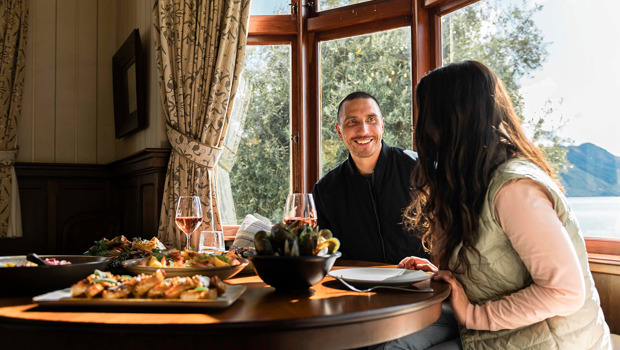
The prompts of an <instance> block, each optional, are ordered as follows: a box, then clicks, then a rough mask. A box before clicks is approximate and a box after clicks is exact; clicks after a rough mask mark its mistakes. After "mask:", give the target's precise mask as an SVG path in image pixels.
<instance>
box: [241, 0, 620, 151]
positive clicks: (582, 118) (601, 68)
mask: <svg viewBox="0 0 620 350" xmlns="http://www.w3.org/2000/svg"><path fill="white" fill-rule="evenodd" d="M507 1H514V0H507ZM527 1H528V2H529V3H532V2H535V3H537V4H541V5H543V9H542V11H540V12H538V13H537V14H536V16H535V17H534V21H535V22H536V24H537V26H538V27H539V28H540V29H541V31H542V35H543V37H544V40H545V41H546V42H549V46H548V47H547V49H548V51H549V56H548V58H547V60H546V62H545V63H544V64H543V67H542V68H541V69H539V70H537V71H535V72H534V73H533V76H532V77H530V78H526V79H524V80H523V81H522V82H521V83H522V89H521V92H522V93H523V96H524V99H525V115H526V117H528V116H537V115H541V108H542V107H543V106H544V104H545V101H547V100H550V101H551V106H552V107H553V108H554V113H553V115H552V116H553V117H552V122H555V123H559V118H560V117H562V118H563V119H564V120H565V122H566V124H565V126H564V127H563V128H562V129H561V130H560V134H561V136H562V137H566V138H570V139H571V140H572V141H573V142H574V144H575V145H580V144H582V143H584V142H591V143H594V144H596V145H598V146H600V147H602V148H605V149H606V150H607V151H609V152H611V153H612V154H614V155H616V156H620V108H618V107H617V106H618V105H619V104H618V103H617V102H616V101H617V100H619V99H620V45H617V44H616V43H617V42H618V39H617V35H618V34H620V21H618V20H617V16H618V14H619V13H620V1H618V0H597V1H596V2H594V1H584V0H527ZM288 3H289V1H288V0H253V1H252V5H251V6H252V10H251V12H252V13H253V14H267V13H272V12H273V9H274V8H276V6H279V4H282V5H284V4H288ZM588 5H589V6H588Z"/></svg>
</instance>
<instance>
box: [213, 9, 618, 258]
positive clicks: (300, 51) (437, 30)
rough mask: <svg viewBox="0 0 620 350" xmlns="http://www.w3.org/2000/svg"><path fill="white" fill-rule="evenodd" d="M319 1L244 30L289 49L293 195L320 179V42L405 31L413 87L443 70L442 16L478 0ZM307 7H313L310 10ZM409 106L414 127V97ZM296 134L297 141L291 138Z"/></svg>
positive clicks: (611, 247)
mask: <svg viewBox="0 0 620 350" xmlns="http://www.w3.org/2000/svg"><path fill="white" fill-rule="evenodd" d="M318 1H320V0H292V1H291V3H292V5H296V8H297V9H298V11H297V13H295V14H290V15H265V16H251V17H250V25H249V31H248V34H249V35H248V44H249V45H260V44H273V43H291V45H292V64H291V67H292V81H291V87H292V91H291V117H292V120H291V126H292V135H291V140H292V144H291V146H292V148H291V157H292V159H291V169H292V171H291V184H292V190H293V191H294V192H310V191H311V190H312V186H313V185H314V183H315V182H316V181H317V180H318V179H319V174H320V165H319V154H320V153H319V152H320V139H319V138H320V109H319V106H320V97H319V96H320V91H319V78H320V77H319V69H318V63H317V62H318V50H319V43H320V42H321V41H324V40H333V39H340V38H346V37H351V36H356V35H363V34H369V33H373V32H377V31H383V30H389V29H394V28H400V27H405V26H409V27H410V28H411V47H412V50H411V54H412V62H411V66H412V79H413V84H414V86H415V85H416V84H417V82H418V81H419V80H420V79H421V78H422V77H423V76H424V75H425V74H426V73H428V72H429V71H431V70H432V69H434V68H437V67H439V66H441V16H443V15H445V14H448V13H450V12H453V11H456V10H458V9H461V8H463V7H465V6H468V5H471V4H473V3H475V2H477V1H478V0H374V1H369V2H362V3H359V4H355V5H349V6H345V7H341V8H336V9H329V10H326V11H319V12H314V8H316V7H314V6H312V5H313V4H316V3H317V2H318ZM310 2H312V3H313V4H311V5H309V3H310ZM319 5H320V4H319ZM412 106H413V107H412V108H413V111H412V115H413V118H414V120H413V121H412V122H413V123H414V125H415V122H416V121H415V113H413V112H414V111H415V109H416V106H415V98H413V101H412ZM296 134H297V135H298V137H294V135H296ZM413 137H414V136H413V135H412V139H413ZM294 140H297V142H295V141H294ZM237 228H238V226H230V227H226V228H225V231H226V232H228V233H229V235H230V234H232V235H234V232H236V229H237ZM585 241H586V247H587V250H588V253H589V254H590V255H591V256H595V257H596V258H597V259H603V260H612V261H620V240H617V239H599V238H586V239H585Z"/></svg>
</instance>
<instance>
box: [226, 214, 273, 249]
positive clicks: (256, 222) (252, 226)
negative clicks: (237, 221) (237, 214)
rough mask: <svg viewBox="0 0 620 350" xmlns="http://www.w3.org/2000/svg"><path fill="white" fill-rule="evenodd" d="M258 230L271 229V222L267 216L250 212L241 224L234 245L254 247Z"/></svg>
mask: <svg viewBox="0 0 620 350" xmlns="http://www.w3.org/2000/svg"><path fill="white" fill-rule="evenodd" d="M258 231H267V232H269V231H271V223H270V222H269V220H267V219H266V218H264V217H262V216H260V215H258V214H256V216H254V215H252V214H249V215H247V216H246V217H245V218H244V219H243V222H242V223H241V226H239V230H237V234H236V235H235V240H234V241H233V243H232V245H233V246H237V247H239V248H254V235H256V233H257V232H258Z"/></svg>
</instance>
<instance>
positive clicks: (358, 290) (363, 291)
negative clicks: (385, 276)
mask: <svg viewBox="0 0 620 350" xmlns="http://www.w3.org/2000/svg"><path fill="white" fill-rule="evenodd" d="M336 279H337V280H338V281H340V282H342V284H344V285H345V286H347V287H348V288H349V289H350V290H352V291H354V292H359V293H366V292H372V291H373V290H375V289H393V290H402V291H405V292H415V293H432V292H433V288H424V289H411V288H406V287H394V286H374V287H370V288H367V289H359V288H356V287H354V286H352V285H351V284H349V283H347V282H346V281H345V280H343V279H342V278H341V277H337V276H336Z"/></svg>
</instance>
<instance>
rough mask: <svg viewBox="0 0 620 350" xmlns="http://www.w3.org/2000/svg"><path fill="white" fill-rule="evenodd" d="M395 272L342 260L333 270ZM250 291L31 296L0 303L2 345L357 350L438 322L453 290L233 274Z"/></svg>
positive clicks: (234, 280)
mask: <svg viewBox="0 0 620 350" xmlns="http://www.w3.org/2000/svg"><path fill="white" fill-rule="evenodd" d="M362 266H364V267H366V266H377V267H393V266H389V265H382V264H373V263H366V262H358V261H346V260H343V261H338V262H337V266H335V267H334V268H335V269H337V268H345V267H362ZM226 282H227V283H230V284H244V285H246V286H247V290H246V291H245V292H244V293H243V295H242V296H241V297H240V298H239V299H238V300H237V301H236V302H235V303H233V304H232V305H231V306H229V307H228V308H225V309H209V310H205V309H200V310H194V309H176V308H173V309H172V308H148V309H144V308H132V309H118V308H101V307H99V308H95V309H93V308H86V309H84V308H77V309H76V308H60V309H59V308H57V307H56V308H49V307H48V308H44V307H42V306H39V305H37V304H33V303H32V302H31V299H30V298H24V297H21V298H6V297H5V298H2V299H0V344H2V348H3V349H10V348H11V347H9V346H11V345H15V346H19V348H21V349H24V348H25V349H30V348H33V347H34V346H38V347H40V348H41V349H51V348H63V349H77V348H85V349H91V348H93V347H94V348H106V349H119V348H127V349H146V348H148V349H162V348H166V349H192V348H198V347H200V348H203V349H220V348H221V349H236V348H239V349H351V348H358V347H362V346H367V345H372V344H376V343H381V342H384V341H387V340H390V339H395V338H398V337H401V336H404V335H407V334H410V333H413V332H415V331H417V330H420V329H422V328H424V327H427V326H428V325H430V324H431V323H433V322H434V321H436V320H437V318H438V317H439V315H440V313H441V303H442V301H443V300H444V299H446V298H447V297H448V295H449V292H450V289H449V286H448V285H447V284H445V283H441V282H431V281H426V282H421V284H427V285H428V284H429V283H430V285H431V286H432V287H433V289H434V292H432V293H411V292H400V291H380V292H371V293H355V292H351V291H349V290H347V289H345V288H344V286H342V284H341V283H340V282H338V281H336V280H334V279H333V278H331V277H329V276H327V277H325V278H324V279H323V281H322V282H321V283H319V284H317V285H315V286H313V287H312V288H311V289H310V290H309V291H307V292H296V293H282V292H277V291H275V290H274V289H273V288H272V287H269V286H267V285H265V283H263V282H262V280H261V279H260V278H259V277H258V276H256V275H248V276H239V277H234V278H231V279H229V280H227V281H226Z"/></svg>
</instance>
